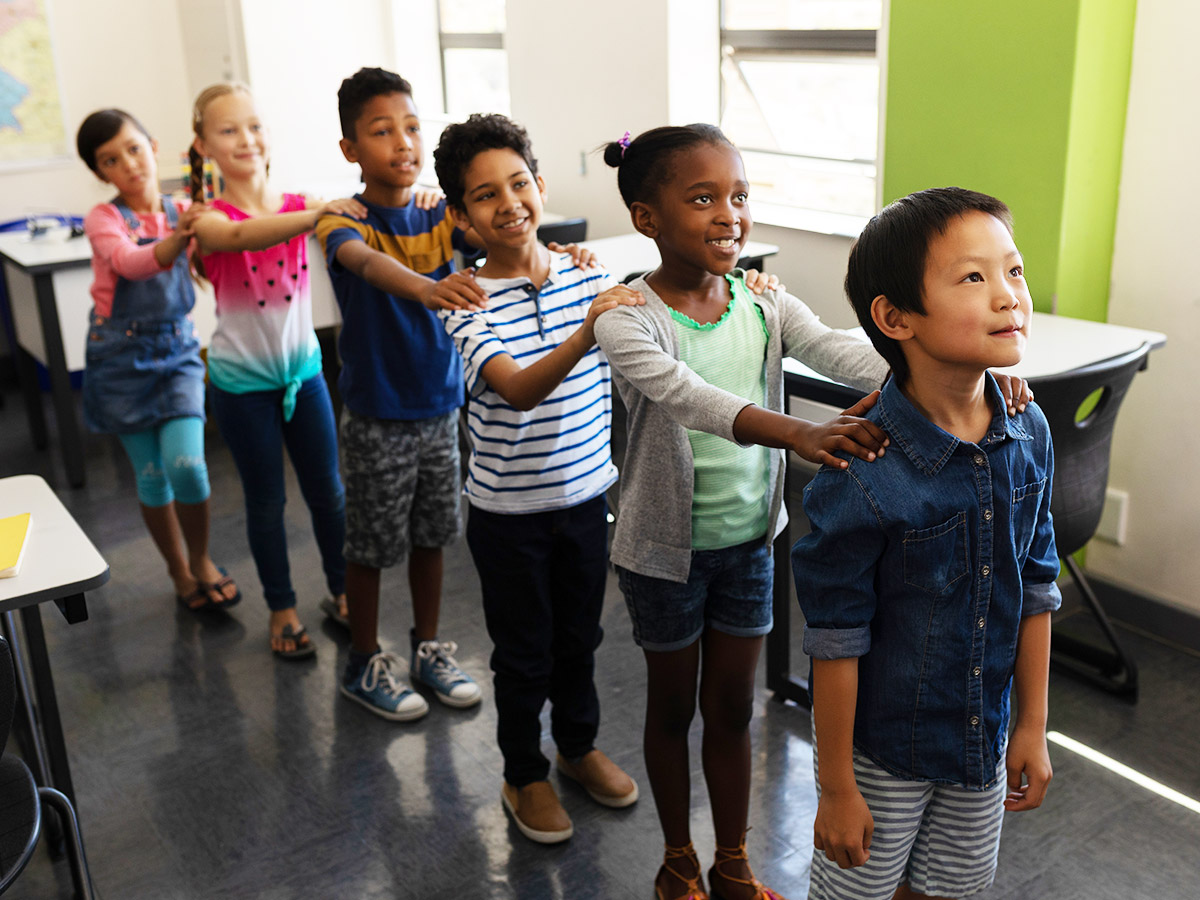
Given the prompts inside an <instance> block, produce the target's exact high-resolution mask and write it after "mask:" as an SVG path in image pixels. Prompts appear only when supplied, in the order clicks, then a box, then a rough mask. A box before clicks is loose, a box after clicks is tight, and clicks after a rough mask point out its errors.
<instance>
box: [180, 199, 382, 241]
mask: <svg viewBox="0 0 1200 900" xmlns="http://www.w3.org/2000/svg"><path fill="white" fill-rule="evenodd" d="M326 213H336V214H338V215H343V216H353V217H354V218H358V219H360V218H362V217H363V216H365V215H366V214H367V208H366V207H365V206H363V205H362V204H361V203H359V202H358V201H357V200H355V199H354V198H352V197H350V198H346V199H343V200H331V201H329V202H328V203H323V204H321V205H320V206H310V207H307V208H306V209H299V210H295V211H294V212H285V213H274V214H272V215H269V216H255V217H254V218H251V219H242V220H240V221H237V222H235V221H233V220H232V219H230V218H229V216H227V215H225V213H223V212H221V211H220V210H216V209H210V210H208V212H207V215H204V216H201V217H200V218H199V219H198V220H197V222H196V237H197V238H198V239H199V241H200V252H201V253H221V252H226V251H241V250H266V249H267V248H268V247H274V246H275V245H276V244H282V243H283V242H284V241H290V240H291V239H292V238H294V237H295V236H296V235H298V234H303V233H304V232H306V231H310V230H311V229H312V228H313V226H315V225H316V224H317V219H318V218H320V217H321V216H323V215H325V214H326Z"/></svg>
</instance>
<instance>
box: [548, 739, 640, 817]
mask: <svg viewBox="0 0 1200 900" xmlns="http://www.w3.org/2000/svg"><path fill="white" fill-rule="evenodd" d="M558 771H560V772H562V774H564V775H566V776H567V777H568V778H570V779H571V780H572V781H577V782H579V784H580V785H582V786H583V789H584V790H585V791H587V792H588V796H590V797H591V798H592V799H593V800H595V801H596V802H597V803H600V804H602V805H604V806H611V807H613V808H614V809H619V808H621V807H622V806H629V804H631V803H633V802H634V801H636V800H637V798H638V786H637V782H635V781H634V780H633V779H632V778H630V777H629V776H628V775H626V774H625V773H624V772H623V771H621V768H620V767H619V766H618V765H617V764H616V763H615V762H613V761H612V760H611V759H609V758H608V757H607V756H605V755H604V754H603V753H601V752H600V751H599V750H592V751H591V752H589V753H588V754H587V755H586V756H584V757H583V759H581V760H579V762H577V763H571V762H568V761H567V760H566V759H565V758H564V757H563V755H562V754H561V753H560V754H558Z"/></svg>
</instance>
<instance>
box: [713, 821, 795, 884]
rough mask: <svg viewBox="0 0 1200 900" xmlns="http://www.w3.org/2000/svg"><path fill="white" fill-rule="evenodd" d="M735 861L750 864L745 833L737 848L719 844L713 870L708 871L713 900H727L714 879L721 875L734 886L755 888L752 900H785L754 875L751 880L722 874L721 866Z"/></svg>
mask: <svg viewBox="0 0 1200 900" xmlns="http://www.w3.org/2000/svg"><path fill="white" fill-rule="evenodd" d="M733 860H743V861H746V862H749V858H748V857H747V855H746V834H745V832H743V833H742V842H741V843H740V844H738V845H737V846H736V847H722V846H721V845H720V844H717V852H716V855H715V856H714V857H713V864H712V868H711V869H709V870H708V883H709V886H710V887H712V900H725V895H724V894H721V893H720V892H718V891H717V889H716V887H715V885H716V883H717V882H716V879H714V878H713V875H714V874H715V875H719V876H720V877H721V878H724V879H725V880H726V881H731V882H733V883H734V884H748V885H749V886H750V887H752V888H754V891H755V894H754V897H753V898H752V900H784V897H783V895H781V894H778V893H776V892H775V891H773V890H771V889H770V888H769V887H767V886H766V885H764V884H763V883H762V882H761V881H759V880H758V879H757V878H755V877H754V876H753V875H751V876H750V877H749V878H738V877H737V876H735V875H726V874H725V873H724V872H722V871H721V864H722V863H727V862H731V861H733Z"/></svg>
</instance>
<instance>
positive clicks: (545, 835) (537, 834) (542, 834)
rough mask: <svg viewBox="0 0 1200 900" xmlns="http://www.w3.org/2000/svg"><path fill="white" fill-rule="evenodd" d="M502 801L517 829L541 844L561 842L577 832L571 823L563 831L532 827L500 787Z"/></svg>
mask: <svg viewBox="0 0 1200 900" xmlns="http://www.w3.org/2000/svg"><path fill="white" fill-rule="evenodd" d="M500 802H501V803H503V804H504V808H505V809H507V810H508V814H509V815H510V816H512V820H513V824H515V825H516V826H517V830H519V831H520V832H521V834H523V835H525V837H527V838H529V839H530V840H531V841H536V842H537V843H539V844H561V843H562V842H563V841H565V840H567V839H568V838H570V837H571V835H573V834H574V833H575V826H574V825H570V826H568V827H567V828H564V829H563V830H562V831H538V830H537V829H536V828H530V827H529V826H528V825H526V824H525V823H524V822H522V821H521V817H520V816H518V815H517V811H516V809H514V808H513V805H512V803H510V802H509V800H508V794H506V793H504V788H501V789H500Z"/></svg>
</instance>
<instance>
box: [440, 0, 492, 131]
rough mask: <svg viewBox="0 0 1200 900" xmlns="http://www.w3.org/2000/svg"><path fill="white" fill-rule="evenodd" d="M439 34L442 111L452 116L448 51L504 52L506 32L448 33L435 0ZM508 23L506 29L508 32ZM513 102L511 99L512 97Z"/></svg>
mask: <svg viewBox="0 0 1200 900" xmlns="http://www.w3.org/2000/svg"><path fill="white" fill-rule="evenodd" d="M433 10H434V17H435V19H436V24H437V32H438V66H439V67H440V68H441V75H442V109H443V111H444V112H445V113H446V115H447V116H449V115H450V79H449V78H447V77H446V51H447V50H504V51H505V52H507V48H506V47H505V45H504V37H505V31H446V30H445V29H444V28H443V27H442V4H441V2H440V0H433ZM507 27H508V26H507V22H506V23H505V29H506V30H507ZM510 101H511V97H510Z"/></svg>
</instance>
